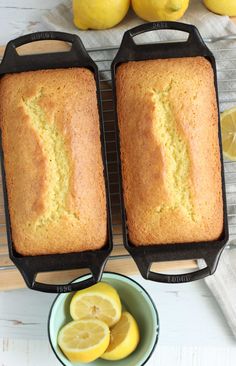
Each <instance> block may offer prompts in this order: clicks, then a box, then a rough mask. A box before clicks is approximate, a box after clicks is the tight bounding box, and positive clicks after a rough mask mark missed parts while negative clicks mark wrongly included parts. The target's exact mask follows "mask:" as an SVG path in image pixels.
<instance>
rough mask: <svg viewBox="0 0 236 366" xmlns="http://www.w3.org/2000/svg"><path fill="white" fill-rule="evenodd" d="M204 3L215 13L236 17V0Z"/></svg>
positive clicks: (216, 0)
mask: <svg viewBox="0 0 236 366" xmlns="http://www.w3.org/2000/svg"><path fill="white" fill-rule="evenodd" d="M203 2H204V4H205V5H206V7H207V8H208V9H209V10H211V11H213V12H214V13H217V14H222V15H229V16H236V0H204V1H203Z"/></svg>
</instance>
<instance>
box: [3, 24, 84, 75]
mask: <svg viewBox="0 0 236 366" xmlns="http://www.w3.org/2000/svg"><path fill="white" fill-rule="evenodd" d="M46 40H52V41H63V42H67V43H70V44H71V49H70V50H68V51H65V52H53V53H42V54H41V53H40V54H33V55H32V54H31V55H28V54H26V55H19V54H18V53H17V51H16V48H17V47H20V46H23V45H25V44H28V43H32V42H37V41H46ZM55 53H57V54H58V60H55ZM52 55H53V56H52ZM62 55H63V57H61V56H62ZM78 56H79V57H81V59H82V60H83V61H84V60H86V61H87V62H89V63H90V61H91V58H90V57H89V56H88V54H87V51H86V50H85V48H84V46H83V43H82V42H81V40H80V38H79V37H78V36H77V35H75V34H69V33H64V32H51V31H48V32H36V33H30V34H26V35H24V36H21V37H19V38H16V39H14V40H12V41H10V42H8V44H7V46H6V50H5V53H4V57H3V60H2V63H1V68H2V67H4V65H5V64H6V66H7V68H8V69H9V67H13V71H14V67H15V68H16V67H19V66H22V67H23V66H25V65H26V64H32V62H33V66H35V67H39V65H40V64H41V63H42V60H43V63H44V67H45V68H46V67H50V65H51V66H52V67H53V66H54V67H55V65H56V66H57V64H58V66H60V63H63V64H65V62H66V61H67V59H68V61H70V62H71V61H75V62H76V59H77V60H78ZM51 57H52V58H51ZM38 64H39V65H38ZM16 70H17V69H16Z"/></svg>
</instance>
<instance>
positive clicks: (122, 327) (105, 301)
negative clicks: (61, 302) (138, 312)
mask: <svg viewBox="0 0 236 366" xmlns="http://www.w3.org/2000/svg"><path fill="white" fill-rule="evenodd" d="M70 315H71V317H72V319H73V320H72V321H71V322H70V323H68V324H66V325H65V326H64V327H63V328H62V329H61V330H60V332H59V334H58V345H59V347H60V348H61V350H62V352H63V353H64V354H65V356H66V357H67V358H68V359H69V360H70V361H72V362H85V363H88V362H92V361H94V360H96V359H97V358H99V357H101V358H103V359H105V360H120V359H123V358H125V357H127V356H128V355H130V354H131V353H132V352H133V351H134V350H135V349H136V347H137V345H138V342H139V329H138V325H137V323H136V320H135V319H134V317H133V316H132V315H131V314H130V313H128V312H127V311H125V312H122V305H121V301H120V297H119V295H118V293H117V291H116V290H115V289H114V288H113V287H112V286H111V285H109V284H107V283H105V282H100V283H97V284H96V285H94V286H91V287H89V288H88V289H85V290H81V291H78V292H76V293H75V295H74V296H73V298H72V300H71V303H70Z"/></svg>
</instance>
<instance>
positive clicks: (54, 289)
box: [21, 268, 103, 293]
mask: <svg viewBox="0 0 236 366" xmlns="http://www.w3.org/2000/svg"><path fill="white" fill-rule="evenodd" d="M91 272H92V273H91V277H89V278H88V279H85V280H83V281H80V282H75V283H69V284H62V285H60V284H59V285H57V284H47V283H42V282H38V281H35V277H36V273H29V272H28V273H27V274H26V273H25V272H24V271H22V270H21V273H22V275H23V277H24V279H25V282H26V284H27V286H28V287H29V288H30V289H32V290H36V291H41V292H49V293H65V292H71V291H79V290H83V289H85V288H87V287H90V286H93V285H95V284H96V283H97V282H98V281H100V280H101V277H102V273H103V268H99V269H97V270H96V271H93V270H92V269H91Z"/></svg>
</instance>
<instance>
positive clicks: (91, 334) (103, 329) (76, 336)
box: [58, 319, 110, 362]
mask: <svg viewBox="0 0 236 366" xmlns="http://www.w3.org/2000/svg"><path fill="white" fill-rule="evenodd" d="M109 341H110V330H109V328H108V326H107V324H105V323H104V322H102V321H100V320H97V319H89V320H74V321H72V322H70V323H68V324H67V325H65V326H64V327H63V328H62V329H61V330H60V332H59V334H58V345H59V346H60V348H61V350H62V352H63V353H64V354H65V356H66V357H67V358H68V359H69V360H70V361H72V362H92V361H94V360H96V359H97V358H98V357H100V356H101V355H102V354H103V353H104V352H105V350H106V349H107V347H108V345H109Z"/></svg>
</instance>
